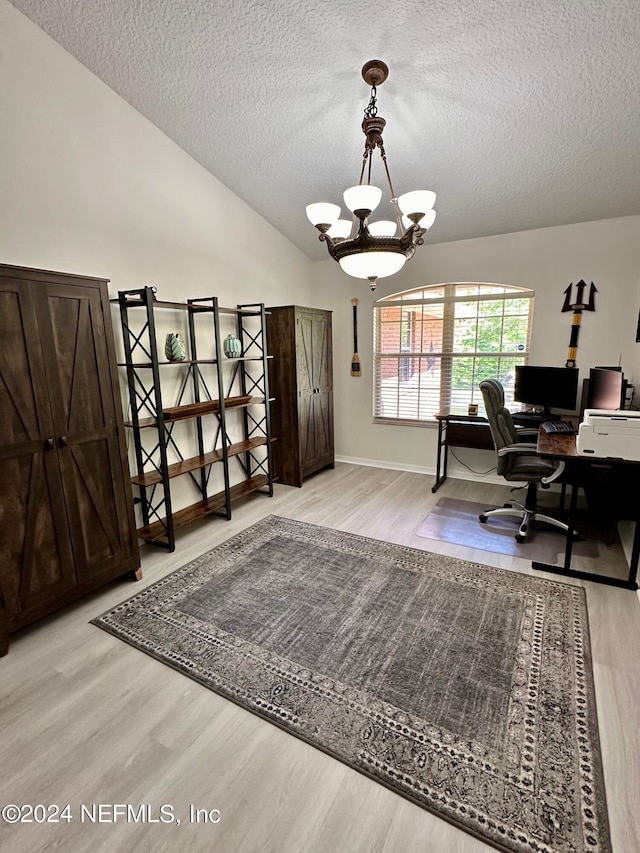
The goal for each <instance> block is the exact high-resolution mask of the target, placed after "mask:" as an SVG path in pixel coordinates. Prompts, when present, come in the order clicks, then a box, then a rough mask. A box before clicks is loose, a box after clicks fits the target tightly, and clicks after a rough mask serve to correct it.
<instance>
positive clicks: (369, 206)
mask: <svg viewBox="0 0 640 853" xmlns="http://www.w3.org/2000/svg"><path fill="white" fill-rule="evenodd" d="M342 197H343V198H344V203H345V204H346V206H347V207H348V208H349V210H350V211H351V213H355V211H356V210H368V211H369V212H370V213H371V212H373V211H374V210H375V209H376V207H377V206H378V205H379V204H380V199H381V198H382V190H381V189H380V187H373V186H371V184H360V185H359V186H356V187H349V189H348V190H345V191H344V193H343V194H342Z"/></svg>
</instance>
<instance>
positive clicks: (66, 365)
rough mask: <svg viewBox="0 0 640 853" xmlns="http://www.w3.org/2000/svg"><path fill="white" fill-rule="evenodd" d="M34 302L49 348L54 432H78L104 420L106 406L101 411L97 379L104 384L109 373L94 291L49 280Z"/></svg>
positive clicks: (106, 420)
mask: <svg viewBox="0 0 640 853" xmlns="http://www.w3.org/2000/svg"><path fill="white" fill-rule="evenodd" d="M36 305H37V308H38V320H39V325H40V330H41V334H42V335H43V338H44V340H45V341H46V342H47V343H48V345H49V348H50V352H51V354H52V358H50V359H47V362H46V370H47V378H48V381H49V384H50V387H51V388H52V389H54V392H55V406H54V417H55V425H56V430H57V434H58V435H59V436H63V435H67V434H69V433H73V434H76V435H81V434H83V433H86V432H92V431H94V430H96V429H100V428H103V427H105V426H107V425H110V424H111V423H112V422H113V417H112V412H105V411H104V397H103V395H102V394H101V393H100V391H101V390H102V386H103V384H105V385H106V388H107V389H109V388H110V377H109V374H108V367H107V361H106V356H107V354H106V348H105V341H104V336H103V334H101V333H100V331H99V329H100V326H101V325H102V322H103V321H102V312H101V305H100V293H99V291H97V290H94V289H92V288H86V287H79V286H74V285H60V284H59V285H49V286H48V287H47V288H46V292H42V293H40V294H39V298H38V299H37V301H36ZM101 403H102V405H101ZM112 406H113V403H112V402H111V405H110V406H109V408H112Z"/></svg>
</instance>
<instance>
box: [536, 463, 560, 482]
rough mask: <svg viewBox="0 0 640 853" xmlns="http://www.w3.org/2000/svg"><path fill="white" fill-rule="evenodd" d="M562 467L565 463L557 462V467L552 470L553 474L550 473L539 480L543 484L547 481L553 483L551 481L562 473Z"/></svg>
mask: <svg viewBox="0 0 640 853" xmlns="http://www.w3.org/2000/svg"><path fill="white" fill-rule="evenodd" d="M564 469H565V463H564V462H558V467H557V468H556V470H555V471H554V472H553V474H551V475H550V476H549V477H543V478H542V480H540V482H541V483H544V484H545V486H546V484H547V483H553V481H554V480H557V479H558V477H559V476H560V475H561V474H562V472H563V471H564Z"/></svg>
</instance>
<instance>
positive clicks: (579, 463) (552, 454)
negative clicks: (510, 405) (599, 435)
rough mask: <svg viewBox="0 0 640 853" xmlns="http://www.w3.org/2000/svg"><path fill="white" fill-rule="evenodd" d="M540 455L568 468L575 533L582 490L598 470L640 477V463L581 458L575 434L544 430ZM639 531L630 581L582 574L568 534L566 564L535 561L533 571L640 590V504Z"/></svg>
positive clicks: (639, 512) (571, 523)
mask: <svg viewBox="0 0 640 853" xmlns="http://www.w3.org/2000/svg"><path fill="white" fill-rule="evenodd" d="M537 450H538V453H539V454H540V455H541V456H544V457H545V458H547V459H556V460H562V461H563V462H564V463H565V465H566V468H565V472H564V474H563V479H564V480H566V482H567V483H569V485H571V501H570V505H569V518H568V524H569V530H573V526H574V523H575V517H576V505H577V500H578V489H579V487H580V486H583V487H584V485H585V484H587V483H588V482H589V478H590V476H591V475H592V472H593V470H594V469H595V468H598V467H606V468H608V469H611V470H615V469H621V470H627V471H628V470H629V469H631V470H634V469H635V471H637V473H639V474H640V462H634V461H630V460H626V459H612V458H611V457H606V458H601V457H594V456H581V455H579V454H578V452H577V450H576V436H575V435H558V434H556V435H553V434H550V433H546V432H544V431H543V430H540V431H539V433H538V446H537ZM634 515H635V518H634V519H633V520H634V522H635V531H634V534H633V546H632V551H631V561H630V564H629V577H628V578H627V579H626V580H623V579H622V578H614V577H611V576H610V575H601V574H597V573H595V572H580V571H577V570H576V569H572V568H571V553H572V549H573V536H571V535H570V534H567V545H566V548H565V557H564V565H562V566H554V565H550V564H549V563H538V562H533V563H532V564H531V565H532V568H534V569H538V570H540V571H544V572H553V573H554V574H557V575H564V576H566V577H570V578H579V579H580V580H587V581H595V582H597V583H604V584H609V585H610V586H619V587H623V588H624V589H638V583H637V574H638V558H639V557H640V504H639V505H638V508H637V509H636V511H635V513H634Z"/></svg>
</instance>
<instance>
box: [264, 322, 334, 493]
mask: <svg viewBox="0 0 640 853" xmlns="http://www.w3.org/2000/svg"><path fill="white" fill-rule="evenodd" d="M267 337H268V341H269V352H270V353H271V355H272V356H273V360H272V362H271V363H270V365H269V368H270V370H269V387H270V389H271V393H272V394H273V396H274V398H275V402H274V403H273V405H272V407H271V429H272V434H273V436H274V438H275V442H274V445H273V457H274V475H275V477H277V479H278V480H279V481H280V482H281V483H285V484H286V485H290V486H301V485H302V481H303V479H304V478H305V477H307V476H308V475H309V474H313V473H314V472H315V471H319V470H320V469H321V468H326V467H327V466H331V467H333V465H334V448H333V359H332V348H331V312H330V311H322V310H320V309H316V308H303V307H300V306H297V305H286V306H279V307H275V308H269V309H268V313H267Z"/></svg>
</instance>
